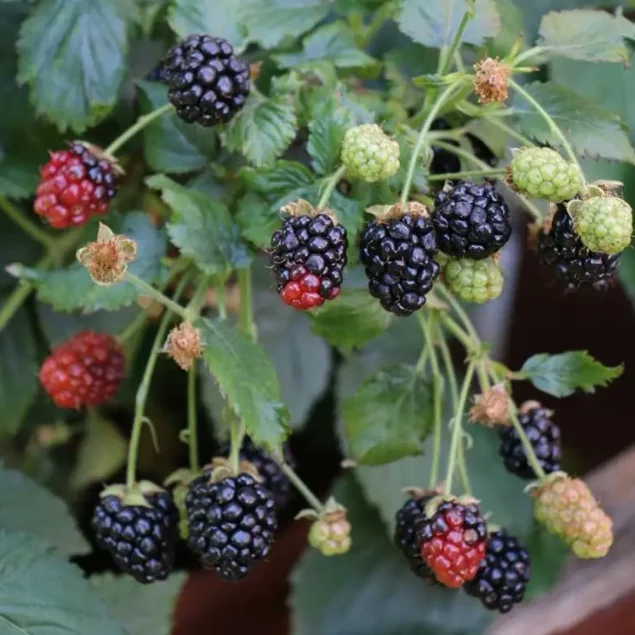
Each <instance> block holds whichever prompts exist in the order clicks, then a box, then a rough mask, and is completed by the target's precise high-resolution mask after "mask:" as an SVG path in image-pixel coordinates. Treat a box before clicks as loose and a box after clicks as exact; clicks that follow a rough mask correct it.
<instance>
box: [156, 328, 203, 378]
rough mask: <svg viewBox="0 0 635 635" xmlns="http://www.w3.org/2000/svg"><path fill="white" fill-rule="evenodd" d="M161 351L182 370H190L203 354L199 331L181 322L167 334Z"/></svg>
mask: <svg viewBox="0 0 635 635" xmlns="http://www.w3.org/2000/svg"><path fill="white" fill-rule="evenodd" d="M163 350H164V352H165V353H167V354H168V355H169V356H170V357H171V358H172V359H173V360H174V361H175V362H176V363H177V364H178V365H179V366H180V367H181V368H182V369H183V370H190V368H192V365H193V364H194V361H195V360H197V359H198V358H200V357H201V355H202V354H203V345H202V343H201V331H200V330H199V329H197V328H195V327H194V326H192V324H191V323H190V322H181V324H179V325H178V326H175V327H174V328H173V329H172V330H171V331H170V332H169V334H168V338H167V340H166V342H165V346H164V348H163Z"/></svg>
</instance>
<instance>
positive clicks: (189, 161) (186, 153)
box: [137, 81, 218, 174]
mask: <svg viewBox="0 0 635 635" xmlns="http://www.w3.org/2000/svg"><path fill="white" fill-rule="evenodd" d="M137 83H138V85H139V88H140V89H141V103H142V106H143V112H144V113H145V114H147V113H149V112H151V111H152V110H155V109H156V108H159V107H161V106H163V105H164V104H165V103H166V102H167V91H166V89H165V86H164V85H163V84H160V83H157V82H147V81H139V82H137ZM143 135H144V136H143V140H144V152H145V157H146V160H147V162H148V165H149V166H150V167H151V168H152V169H153V170H154V171H156V172H169V173H175V174H177V173H183V172H193V171H194V170H199V169H201V168H204V167H205V166H206V165H208V164H209V162H210V159H212V158H214V157H216V156H217V154H218V151H217V145H218V136H217V134H216V132H215V131H214V130H213V129H210V128H201V127H200V126H194V125H192V124H187V123H185V122H183V121H181V120H180V119H179V118H178V117H177V116H176V115H175V114H167V115H163V117H160V118H159V119H155V120H154V121H153V122H152V123H151V124H149V125H148V126H147V127H146V128H145V130H144V131H143Z"/></svg>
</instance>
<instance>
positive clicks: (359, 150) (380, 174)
mask: <svg viewBox="0 0 635 635" xmlns="http://www.w3.org/2000/svg"><path fill="white" fill-rule="evenodd" d="M342 163H343V164H344V167H345V168H346V171H347V172H348V174H349V175H350V176H351V177H353V178H357V179H362V180H363V181H366V182H367V183H374V182H376V181H383V180H385V179H388V178H390V177H391V176H393V175H395V174H396V173H397V171H398V170H399V144H398V143H397V142H396V141H394V140H393V139H391V138H390V137H389V136H388V135H387V134H386V133H385V132H384V131H383V130H382V129H381V128H380V127H379V126H378V125H376V124H370V123H369V124H364V125H362V126H357V127H356V128H350V129H349V130H347V131H346V135H345V136H344V142H343V144H342Z"/></svg>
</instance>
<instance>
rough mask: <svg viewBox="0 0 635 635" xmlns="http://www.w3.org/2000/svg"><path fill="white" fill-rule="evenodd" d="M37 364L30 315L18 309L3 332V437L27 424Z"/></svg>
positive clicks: (0, 357)
mask: <svg viewBox="0 0 635 635" xmlns="http://www.w3.org/2000/svg"><path fill="white" fill-rule="evenodd" d="M6 298H7V296H5V295H0V299H2V300H5V299H6ZM38 361H39V360H38V355H37V347H36V344H35V338H34V334H33V331H32V328H31V324H30V322H29V315H28V313H27V311H26V310H25V309H19V310H18V311H17V312H16V313H15V315H14V316H13V318H12V319H11V321H10V322H9V323H8V324H7V325H6V326H5V327H4V328H3V329H2V331H0V403H1V404H2V419H0V436H4V435H14V434H15V433H16V432H18V430H19V429H20V427H21V425H22V423H23V422H24V417H25V416H26V413H27V412H28V410H29V406H30V405H31V403H32V402H33V400H34V399H35V396H36V394H37V392H38V380H37V374H38V370H39V363H38ZM1 524H2V523H0V525H1Z"/></svg>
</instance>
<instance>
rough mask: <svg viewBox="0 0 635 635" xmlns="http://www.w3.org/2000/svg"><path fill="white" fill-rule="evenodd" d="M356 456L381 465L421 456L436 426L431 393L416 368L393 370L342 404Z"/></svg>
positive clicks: (367, 383) (349, 442)
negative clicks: (405, 457)
mask: <svg viewBox="0 0 635 635" xmlns="http://www.w3.org/2000/svg"><path fill="white" fill-rule="evenodd" d="M342 419H343V421H344V433H345V435H346V441H347V445H348V450H349V453H350V456H351V458H353V459H354V460H355V461H357V462H358V463H360V464H366V465H381V464H383V463H391V462H393V461H397V460H398V459H401V458H403V457H404V456H409V455H416V454H421V452H422V450H423V441H424V439H425V438H426V436H427V435H428V433H429V432H430V429H431V428H432V389H431V387H430V384H429V382H428V381H427V380H424V379H423V377H422V376H421V375H418V374H415V372H414V368H413V367H412V366H406V365H402V366H390V367H388V368H385V369H383V370H381V371H380V372H379V373H377V375H375V376H374V377H372V378H371V379H368V380H367V381H365V382H364V383H363V384H362V385H361V386H360V388H359V390H358V391H357V392H356V393H355V394H354V395H353V396H352V397H349V398H348V399H346V401H344V403H343V405H342Z"/></svg>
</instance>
